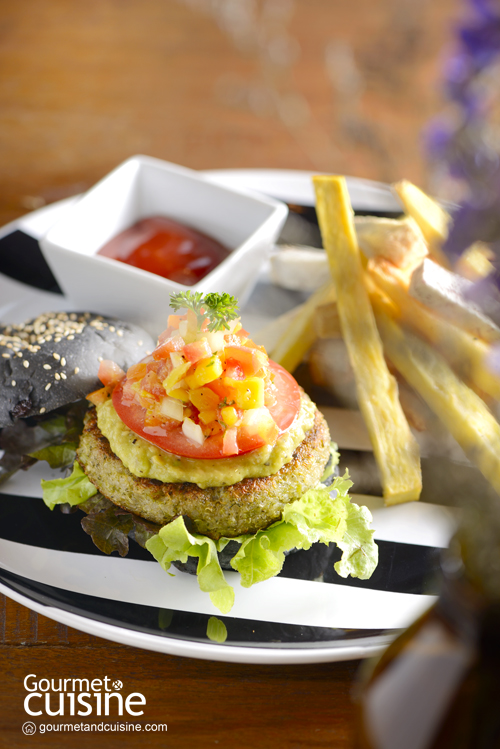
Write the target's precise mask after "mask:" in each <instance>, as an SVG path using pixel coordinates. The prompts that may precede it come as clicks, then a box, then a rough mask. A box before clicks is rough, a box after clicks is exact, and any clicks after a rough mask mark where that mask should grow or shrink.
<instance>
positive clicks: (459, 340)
mask: <svg viewBox="0 0 500 749" xmlns="http://www.w3.org/2000/svg"><path fill="white" fill-rule="evenodd" d="M313 182H314V188H315V191H316V210H317V214H318V220H319V225H320V229H321V234H322V237H323V245H324V248H325V250H326V254H327V257H328V263H329V267H330V273H331V278H332V283H329V284H328V283H327V284H326V285H325V286H324V287H323V288H322V289H320V290H319V291H317V292H315V293H314V294H313V295H312V296H311V297H310V299H309V300H308V302H307V303H306V304H305V305H302V306H301V307H300V308H297V309H296V310H294V311H292V313H288V319H287V321H286V325H285V330H284V333H283V335H282V336H281V338H280V340H279V341H278V343H277V345H276V346H275V347H274V350H273V351H272V354H271V355H272V357H273V358H274V359H276V360H277V361H278V362H280V363H281V364H283V365H284V366H285V367H287V368H288V369H289V370H291V371H293V369H294V368H295V367H296V366H297V365H298V364H299V362H300V361H301V360H302V359H303V357H304V355H305V354H306V352H307V350H308V349H309V347H310V346H311V344H312V343H313V341H314V340H315V338H316V337H318V336H319V337H323V336H328V335H331V336H332V337H335V336H336V335H341V337H342V338H343V340H344V342H345V345H346V347H347V352H348V355H349V360H350V363H351V366H352V369H353V373H354V379H355V382H356V390H357V400H358V405H359V408H360V410H361V413H362V414H363V418H364V421H365V423H366V426H367V429H368V432H369V435H370V439H371V443H372V447H373V451H374V454H375V457H376V460H377V463H378V467H379V472H380V477H381V482H382V489H383V495H384V499H385V502H386V504H395V503H399V502H406V501H409V500H415V499H418V498H419V495H420V491H421V488H422V477H421V470H420V457H419V449H418V445H417V442H416V441H415V439H414V437H413V435H412V432H411V430H410V427H409V425H408V421H407V418H406V416H405V413H404V411H403V408H402V406H401V403H400V398H399V395H398V386H397V382H396V380H395V378H394V376H393V374H391V372H394V371H396V372H397V373H398V374H399V375H400V376H401V377H402V378H403V379H404V380H405V381H406V383H408V384H409V385H410V386H411V387H412V388H413V389H414V390H415V391H416V392H417V393H418V394H419V395H420V396H421V398H422V399H423V400H424V401H425V402H426V403H427V405H428V406H429V407H430V409H431V410H432V411H433V412H434V413H435V414H436V415H437V417H439V419H440V420H441V422H442V423H443V424H444V425H445V426H446V428H447V429H448V430H449V432H450V434H451V435H452V436H453V437H454V438H455V440H456V441H457V442H458V444H459V445H460V446H461V448H462V449H463V451H464V452H465V454H466V455H467V457H468V458H469V460H470V461H471V462H473V463H474V464H475V465H476V466H477V467H478V468H479V470H480V471H481V472H482V473H483V475H484V476H485V477H486V478H487V479H488V481H489V482H490V483H491V484H492V486H493V487H494V489H495V490H496V491H497V493H500V425H499V423H498V422H497V420H496V419H495V417H494V416H493V413H492V410H491V409H492V408H493V407H494V406H495V404H496V403H497V401H499V400H500V377H499V376H498V375H497V374H496V373H495V372H494V371H492V370H491V369H490V367H489V366H488V361H489V357H490V353H491V347H492V345H494V343H495V341H499V340H500V330H498V329H497V328H496V326H495V325H494V324H493V323H492V321H490V320H486V321H485V320H484V315H483V316H482V313H481V311H480V310H477V309H475V308H474V305H470V304H467V303H465V304H464V305H462V303H461V301H460V298H459V292H460V288H462V286H461V285H463V284H464V283H468V282H467V281H465V280H464V279H463V276H465V277H468V278H469V279H473V280H477V279H478V278H480V277H484V276H485V275H486V274H488V273H489V272H490V271H491V264H490V263H489V257H488V250H487V248H486V247H484V246H481V245H474V246H473V247H472V248H470V250H469V251H467V253H465V254H464V256H463V257H462V258H461V261H460V273H461V276H458V275H455V274H452V273H451V271H450V270H449V266H448V262H447V259H446V257H445V256H444V255H443V253H442V251H441V246H442V244H443V241H444V240H445V239H446V236H447V231H448V226H449V223H450V216H449V215H448V213H447V212H446V211H445V210H444V209H443V208H442V207H441V206H440V205H439V204H437V203H436V202H435V201H433V200H432V199H431V198H430V197H429V196H427V195H425V194H424V193H423V192H422V191H420V190H419V189H418V188H417V187H415V185H412V184H411V183H409V182H400V183H399V184H397V185H395V186H394V190H395V192H396V193H397V195H398V196H399V198H400V199H401V202H402V204H403V207H404V210H405V216H403V217H402V218H401V219H398V220H388V219H377V218H375V217H373V218H372V217H368V218H367V219H362V220H357V221H356V224H355V222H354V214H353V211H352V208H351V204H350V200H349V195H348V192H347V187H346V183H345V179H344V178H343V177H337V176H332V177H329V176H318V177H314V178H313ZM422 263H425V264H426V265H425V266H423V265H422ZM423 268H424V269H425V274H424V273H423V270H422V269H423ZM434 276H435V277H436V278H438V279H441V278H444V279H445V281H446V284H447V285H448V287H449V288H448V290H446V289H445V290H443V291H441V289H440V285H439V284H440V283H441V281H440V282H439V283H437V284H435V285H434V286H433V284H432V279H433V278H434ZM427 277H430V278H431V282H428V281H422V279H425V278H427ZM419 279H420V280H419ZM426 284H427V285H426ZM455 287H456V289H458V291H456V289H455ZM450 289H451V290H450ZM482 318H483V319H482Z"/></svg>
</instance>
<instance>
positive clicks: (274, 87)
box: [0, 0, 459, 749]
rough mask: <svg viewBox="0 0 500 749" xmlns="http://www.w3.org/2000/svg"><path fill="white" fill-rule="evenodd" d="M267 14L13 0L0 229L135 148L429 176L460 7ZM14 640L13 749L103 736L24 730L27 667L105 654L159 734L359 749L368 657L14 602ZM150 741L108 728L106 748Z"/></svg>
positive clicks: (420, 178)
mask: <svg viewBox="0 0 500 749" xmlns="http://www.w3.org/2000/svg"><path fill="white" fill-rule="evenodd" d="M251 7H252V6H251V5H250V3H247V2H244V0H240V1H239V2H238V1H237V0H232V1H230V0H227V1H226V2H225V3H222V4H219V11H218V13H216V11H215V10H214V9H213V7H212V5H211V3H210V2H209V0H183V1H182V0H178V1H176V0H87V1H86V2H85V3H81V2H77V0H24V2H22V3H8V2H6V0H4V2H2V4H1V15H0V70H1V71H2V72H1V77H0V159H1V164H2V167H1V179H0V224H4V223H6V222H7V221H10V220H12V219H14V218H16V217H18V216H20V215H22V214H23V213H25V212H26V211H28V210H31V209H33V208H37V207H40V206H42V205H45V204H47V203H50V202H52V201H54V200H57V199H60V198H63V197H66V196H69V195H73V194H76V193H78V192H81V191H82V190H85V189H86V188H88V187H89V186H90V185H92V184H93V183H94V182H95V181H96V180H98V179H99V178H100V177H101V176H103V175H104V174H105V173H106V172H107V171H109V170H110V169H111V168H112V167H114V166H115V165H117V164H118V163H120V161H122V160H124V159H125V158H126V157H128V156H130V155H132V154H134V153H146V154H149V155H152V156H157V157H160V158H164V159H167V160H169V161H172V162H176V163H180V164H185V165H187V166H189V167H193V168H197V169H206V168H234V167H247V168H254V167H267V168H291V169H306V170H325V171H330V170H332V171H335V172H345V173H349V174H352V175H357V176H363V177H370V178H374V179H379V180H385V181H390V180H395V179H398V178H400V177H403V176H405V177H407V178H409V179H412V180H414V181H416V182H418V183H419V184H421V185H423V186H424V187H425V186H427V187H429V186H432V184H433V183H432V174H431V173H430V172H429V170H428V169H427V166H426V163H425V161H424V159H423V158H422V155H421V152H420V146H419V136H420V132H421V128H422V126H423V124H424V123H425V122H426V121H427V120H428V118H429V117H430V116H431V115H432V114H434V113H435V112H437V111H438V110H439V107H440V95H439V86H438V78H439V67H440V63H441V56H442V54H443V48H444V47H445V45H447V44H448V42H449V38H450V20H451V19H452V18H453V17H455V16H456V15H457V14H458V12H459V9H458V7H456V6H455V3H454V2H453V0H446V1H443V2H440V3H431V2H422V3H418V4H416V3H414V2H411V1H410V0H378V2H377V3H373V0H358V2H357V3H356V4H354V5H353V4H352V3H345V2H343V0H296V2H295V3H294V4H293V2H292V0H290V1H289V2H285V0H283V2H277V1H276V2H271V0H261V2H257V3H256V4H255V6H254V7H255V8H256V12H255V13H254V14H253V15H252V13H251V12H250V10H249V9H251ZM211 8H212V9H211ZM222 10H224V13H222ZM245 13H246V15H245ZM325 60H326V62H325ZM0 635H1V641H2V647H1V649H0V659H1V674H2V680H1V687H0V696H1V700H0V745H1V746H8V747H12V748H14V747H28V746H29V747H35V746H40V747H41V746H69V745H71V746H78V747H80V746H81V747H87V746H91V745H92V746H98V745H100V744H99V742H98V740H97V741H96V739H95V738H94V737H90V736H87V735H84V734H71V735H70V734H65V735H59V736H56V735H52V736H51V735H48V734H45V735H44V736H41V735H40V734H37V736H23V734H22V733H21V725H22V723H23V722H24V721H25V719H26V714H25V713H24V711H23V705H22V699H23V696H24V688H23V679H24V677H25V676H26V675H27V674H28V673H36V674H37V675H38V676H39V678H41V677H42V676H48V677H49V678H58V677H59V676H61V677H67V676H68V675H69V676H82V675H83V674H84V673H85V672H86V671H88V669H89V666H93V665H94V664H99V669H100V671H101V672H105V673H107V674H109V675H110V676H112V677H113V678H118V679H121V680H122V681H124V682H127V684H128V685H130V686H131V687H132V686H133V688H134V689H135V690H136V691H138V692H142V693H144V695H145V696H146V698H147V712H146V715H145V716H144V717H145V719H147V721H149V722H151V723H153V722H162V723H167V724H168V734H167V738H165V737H164V736H161V735H159V734H149V735H148V738H147V740H146V742H145V743H146V745H148V746H160V744H161V745H166V746H171V747H176V749H177V748H178V749H182V747H192V746H200V747H206V746H212V745H220V746H223V745H225V746H233V745H238V746H239V747H241V749H244V748H245V747H257V746H258V747H320V746H325V747H326V746H329V747H332V746H333V747H348V746H351V745H352V743H351V740H352V730H353V704H352V700H351V694H352V688H353V683H354V679H355V674H356V671H357V668H358V664H357V663H355V662H349V663H336V664H322V665H311V666H283V667H271V666H243V665H232V664H220V663H213V662H207V661H196V660H188V659H182V658H177V657H169V656H166V655H158V654H155V653H149V652H145V651H139V650H135V649H133V648H129V647H125V646H120V645H115V644H112V643H108V642H106V641H103V640H99V639H97V638H95V637H91V636H88V635H86V634H82V633H79V632H77V631H74V630H69V629H67V628H66V627H65V626H62V625H59V624H56V623H54V622H52V621H49V620H48V619H46V618H44V617H42V616H37V615H36V614H34V613H33V612H30V611H28V610H27V609H25V608H23V607H21V606H19V605H18V604H16V603H14V602H12V601H10V600H7V599H4V598H2V599H1V601H0ZM142 735H143V736H144V734H142ZM69 737H70V738H69ZM141 741H142V742H143V743H144V739H142V737H140V736H137V735H132V734H129V733H127V734H119V735H118V734H109V735H108V736H107V737H106V740H102V745H103V746H106V747H109V749H111V747H115V746H116V747H117V746H120V747H128V746H139V742H141Z"/></svg>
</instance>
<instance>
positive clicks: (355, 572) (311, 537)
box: [146, 473, 378, 614]
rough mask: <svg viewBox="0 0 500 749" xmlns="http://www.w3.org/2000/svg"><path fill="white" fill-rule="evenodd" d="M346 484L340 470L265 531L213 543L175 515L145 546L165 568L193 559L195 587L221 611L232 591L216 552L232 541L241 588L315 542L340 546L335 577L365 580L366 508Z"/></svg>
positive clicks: (374, 556)
mask: <svg viewBox="0 0 500 749" xmlns="http://www.w3.org/2000/svg"><path fill="white" fill-rule="evenodd" d="M351 486H352V482H351V481H350V480H349V478H348V474H347V473H346V475H345V476H344V477H343V478H341V477H337V478H336V479H335V480H334V482H333V484H332V485H331V487H328V488H326V487H323V486H321V485H320V486H319V487H318V488H316V489H310V490H309V491H308V492H306V493H305V494H304V495H303V497H301V498H300V499H297V500H295V501H294V502H291V503H290V504H288V505H286V506H285V508H284V510H283V515H282V519H281V520H279V521H278V522H276V523H273V524H272V525H271V526H269V528H266V529H265V530H262V531H257V533H254V534H251V535H245V536H239V537H238V538H236V539H230V538H221V539H219V540H218V541H214V540H212V539H211V538H208V537H207V536H202V535H200V534H198V533H190V532H189V531H188V530H187V528H186V525H185V523H184V519H183V518H182V517H178V518H176V519H175V520H174V521H172V522H171V523H168V524H167V525H165V526H163V528H161V530H160V531H159V533H158V534H156V535H155V536H153V537H152V538H150V539H149V541H147V543H146V548H147V549H148V550H149V551H150V552H151V554H152V555H153V556H154V558H155V559H156V560H157V561H158V562H159V563H160V564H161V566H162V567H163V569H164V570H167V571H168V569H169V568H170V565H171V563H172V562H174V561H180V562H182V563H186V562H187V558H188V557H197V558H198V569H197V575H198V582H199V585H200V589H201V590H203V591H206V592H208V593H210V598H211V600H212V603H213V604H214V605H215V606H216V607H217V608H219V610H220V611H221V612H222V613H223V614H226V613H228V612H229V611H230V609H231V607H232V605H233V603H234V590H233V588H232V587H231V586H230V585H229V583H228V582H227V581H226V579H225V577H224V573H223V571H222V569H221V567H220V564H219V560H218V557H217V551H222V550H223V549H224V547H225V546H226V545H227V544H228V543H229V541H232V540H236V541H238V542H239V543H240V544H241V546H240V549H239V551H238V552H237V554H236V555H235V556H234V557H233V558H232V560H231V566H232V567H233V569H235V570H237V571H238V572H239V573H240V576H241V585H242V586H243V587H245V588H248V587H250V586H251V585H254V584H255V583H258V582H262V581H263V580H268V579H269V578H271V577H274V576H275V575H277V574H278V573H279V572H280V571H281V569H282V567H283V563H284V560H285V552H286V551H290V550H291V549H310V548H311V546H312V544H314V543H317V542H321V543H324V544H329V543H332V542H334V543H336V544H337V545H338V546H339V548H340V549H341V550H342V552H343V553H342V558H341V560H340V561H339V562H337V564H336V565H335V569H336V571H337V572H338V574H339V575H341V576H342V577H347V575H352V576H353V577H360V578H362V579H366V578H368V577H369V576H370V575H371V574H372V572H373V570H374V569H375V567H376V566H377V561H378V549H377V546H376V544H375V543H374V541H373V531H372V530H370V529H369V524H370V522H371V515H370V513H369V511H368V510H367V509H366V508H365V507H358V506H357V505H355V504H352V503H351V502H350V500H349V496H348V494H347V492H348V490H349V488H350V487H351Z"/></svg>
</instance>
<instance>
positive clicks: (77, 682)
mask: <svg viewBox="0 0 500 749" xmlns="http://www.w3.org/2000/svg"><path fill="white" fill-rule="evenodd" d="M24 688H25V689H26V692H27V694H26V696H25V698H24V710H25V712H26V713H27V714H28V715H30V716H33V717H35V716H36V717H40V716H44V717H45V716H50V717H55V716H74V715H78V716H81V717H90V716H92V717H93V716H98V717H100V716H105V717H109V716H110V715H112V714H113V715H119V716H122V715H130V716H133V717H138V716H140V715H144V710H143V709H142V708H143V707H144V706H145V705H146V698H145V696H144V695H143V694H142V693H141V692H130V693H128V694H125V693H124V692H122V691H121V690H122V688H123V682H121V681H120V680H119V679H111V678H110V677H109V676H104V677H103V678H101V679H97V678H96V679H76V678H71V679H69V678H68V679H47V678H41V679H39V678H38V677H37V675H36V674H28V675H27V676H26V677H25V679H24Z"/></svg>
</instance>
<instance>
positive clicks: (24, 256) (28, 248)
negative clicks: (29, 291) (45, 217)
mask: <svg viewBox="0 0 500 749" xmlns="http://www.w3.org/2000/svg"><path fill="white" fill-rule="evenodd" d="M0 273H4V274H5V275H6V276H9V277H10V278H14V279H15V280H16V281H21V283H25V284H28V285H29V286H35V287H36V288H37V289H43V290H44V291H52V292H53V293H56V294H62V291H61V289H60V287H59V285H58V283H57V281H56V279H55V278H54V275H53V273H52V271H51V270H50V268H49V266H48V265H47V261H46V260H45V258H44V256H43V254H42V251H41V249H40V245H39V244H38V240H36V239H35V238H34V237H32V236H30V235H29V234H26V233H25V232H23V231H21V230H20V229H16V231H13V232H12V233H11V234H7V235H6V236H5V237H2V238H1V239H0Z"/></svg>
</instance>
